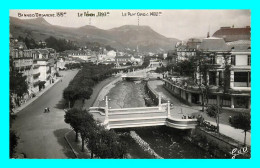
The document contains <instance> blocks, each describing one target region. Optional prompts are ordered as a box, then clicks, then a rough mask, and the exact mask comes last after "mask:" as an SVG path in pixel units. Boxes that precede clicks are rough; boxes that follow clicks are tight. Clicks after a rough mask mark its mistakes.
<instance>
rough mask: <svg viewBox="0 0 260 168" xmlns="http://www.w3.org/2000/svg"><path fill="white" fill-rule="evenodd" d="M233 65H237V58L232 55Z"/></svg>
mask: <svg viewBox="0 0 260 168" xmlns="http://www.w3.org/2000/svg"><path fill="white" fill-rule="evenodd" d="M231 65H236V56H235V55H231Z"/></svg>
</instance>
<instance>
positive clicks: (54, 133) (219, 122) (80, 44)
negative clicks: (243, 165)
mask: <svg viewBox="0 0 260 168" xmlns="http://www.w3.org/2000/svg"><path fill="white" fill-rule="evenodd" d="M9 20H10V25H9V26H10V27H9V28H10V34H9V51H10V52H9V60H10V95H9V100H10V110H9V113H10V158H21V159H23V158H41V159H49V158H51V159H52V158H62V159H68V158H74V159H77V158H80V159H92V158H94V159H97V158H98V159H107V158H119V159H143V158H146V159H180V158H181V159H191V158H196V159H216V158H225V159H238V158H243V159H250V158H251V11H250V10H151V9H149V10H130V9H129V10H110V9H108V10H105V9H102V10H88V9H85V10H54V9H53V10H36V9H35V10H10V11H9Z"/></svg>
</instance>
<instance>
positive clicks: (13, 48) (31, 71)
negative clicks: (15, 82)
mask: <svg viewBox="0 0 260 168" xmlns="http://www.w3.org/2000/svg"><path fill="white" fill-rule="evenodd" d="M54 57H56V51H55V50H54V49H51V48H47V49H28V48H27V47H26V45H25V43H24V42H19V41H18V40H17V39H14V38H13V37H12V36H11V35H10V58H11V59H12V60H13V66H14V67H15V68H16V69H17V70H18V71H19V72H21V73H22V74H23V76H26V82H27V84H28V94H27V95H25V96H24V99H27V98H28V97H30V96H32V95H33V94H35V93H37V92H38V91H39V83H40V81H45V82H46V84H45V85H46V86H47V85H48V84H50V83H52V82H53V80H54V79H55V78H56V64H55V62H54V61H50V60H54Z"/></svg>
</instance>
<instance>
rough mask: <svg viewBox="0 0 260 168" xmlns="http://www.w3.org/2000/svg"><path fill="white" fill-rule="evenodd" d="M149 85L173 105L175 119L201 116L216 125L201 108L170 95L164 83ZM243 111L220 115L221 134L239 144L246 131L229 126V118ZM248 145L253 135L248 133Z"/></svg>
mask: <svg viewBox="0 0 260 168" xmlns="http://www.w3.org/2000/svg"><path fill="white" fill-rule="evenodd" d="M148 85H149V86H150V87H151V88H152V89H153V90H154V91H155V92H156V93H157V94H158V95H159V94H161V95H162V98H163V99H165V100H170V102H171V103H172V104H173V108H172V109H171V116H173V117H180V118H181V117H182V116H183V115H186V116H188V115H195V114H200V115H202V116H203V117H204V119H205V120H206V121H208V122H210V123H211V124H213V125H216V120H215V119H214V118H211V117H209V116H208V115H207V114H206V112H202V111H201V109H202V107H201V106H188V105H186V104H184V103H183V102H181V101H180V100H179V99H178V98H176V97H174V96H173V95H172V94H171V93H169V92H168V91H167V90H166V89H164V88H163V81H161V80H154V81H149V82H148ZM240 111H241V110H240V109H238V110H237V112H236V111H230V110H224V111H223V113H221V114H220V125H219V131H220V133H222V134H224V135H226V136H229V137H231V138H233V139H235V140H237V141H239V142H242V143H243V142H244V131H243V130H241V129H235V128H233V127H231V126H230V125H229V124H228V116H233V115H236V114H237V113H239V112H240ZM246 144H247V145H249V146H251V133H250V132H247V138H246Z"/></svg>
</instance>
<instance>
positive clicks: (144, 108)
mask: <svg viewBox="0 0 260 168" xmlns="http://www.w3.org/2000/svg"><path fill="white" fill-rule="evenodd" d="M146 109H159V107H158V106H156V107H134V108H118V109H109V112H113V111H129V110H146Z"/></svg>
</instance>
